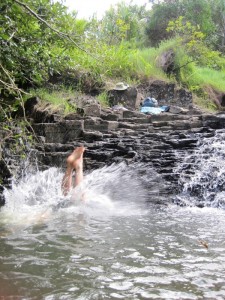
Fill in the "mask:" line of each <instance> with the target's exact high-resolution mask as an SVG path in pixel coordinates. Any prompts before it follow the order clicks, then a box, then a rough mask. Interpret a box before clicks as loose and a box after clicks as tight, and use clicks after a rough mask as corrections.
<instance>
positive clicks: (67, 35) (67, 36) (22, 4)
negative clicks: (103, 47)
mask: <svg viewBox="0 0 225 300" xmlns="http://www.w3.org/2000/svg"><path fill="white" fill-rule="evenodd" d="M14 1H15V2H16V3H17V4H19V5H20V6H22V7H23V8H25V9H26V10H27V11H29V13H30V14H31V15H32V16H34V17H35V18H36V19H38V20H39V21H40V22H42V23H43V24H45V26H47V27H48V28H50V29H51V30H52V31H54V32H55V33H56V34H57V35H58V36H59V37H60V38H67V39H68V40H69V41H70V42H71V43H73V44H74V45H75V46H76V47H77V48H78V49H80V50H81V51H84V52H86V53H87V54H89V53H88V52H87V51H86V50H85V49H83V48H82V47H80V46H79V45H78V44H77V43H76V42H75V41H74V40H73V39H72V38H71V37H70V35H69V34H67V33H64V32H61V31H59V30H57V29H55V28H53V27H52V26H51V25H50V24H49V23H48V22H46V21H45V20H44V19H42V18H41V17H40V16H39V15H38V14H37V13H36V12H34V11H33V10H32V9H31V8H30V7H29V6H28V5H26V4H24V3H22V2H20V1H18V0H14ZM89 55H90V54H89Z"/></svg>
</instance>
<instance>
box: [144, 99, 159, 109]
mask: <svg viewBox="0 0 225 300" xmlns="http://www.w3.org/2000/svg"><path fill="white" fill-rule="evenodd" d="M156 106H158V101H157V100H156V99H155V98H150V97H148V98H146V99H145V100H144V102H143V104H142V107H156Z"/></svg>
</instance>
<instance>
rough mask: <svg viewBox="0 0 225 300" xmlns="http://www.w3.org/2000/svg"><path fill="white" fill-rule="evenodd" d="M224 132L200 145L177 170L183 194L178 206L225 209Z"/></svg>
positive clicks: (221, 131)
mask: <svg viewBox="0 0 225 300" xmlns="http://www.w3.org/2000/svg"><path fill="white" fill-rule="evenodd" d="M224 158H225V132H224V131H223V130H220V131H218V132H217V133H216V135H215V136H214V137H211V138H205V139H204V140H203V141H200V142H199V145H198V148H197V149H196V150H195V151H194V153H192V154H190V155H189V156H187V157H186V159H185V160H184V162H182V164H181V165H179V166H178V167H177V169H176V170H175V172H176V173H180V179H179V184H180V186H181V188H182V192H181V193H180V194H179V195H178V196H177V199H176V201H177V202H178V203H179V204H183V205H188V206H196V205H197V206H200V207H201V206H208V207H219V208H225V164H224Z"/></svg>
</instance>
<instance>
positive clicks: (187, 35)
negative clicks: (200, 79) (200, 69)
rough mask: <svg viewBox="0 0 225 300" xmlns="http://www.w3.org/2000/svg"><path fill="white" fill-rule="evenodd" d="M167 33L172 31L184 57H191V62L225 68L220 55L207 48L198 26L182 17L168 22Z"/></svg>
mask: <svg viewBox="0 0 225 300" xmlns="http://www.w3.org/2000/svg"><path fill="white" fill-rule="evenodd" d="M167 31H169V32H171V31H172V32H173V33H174V34H176V36H178V37H179V40H178V42H179V44H180V46H182V47H184V49H185V53H186V55H189V56H191V60H192V61H195V62H196V63H198V64H199V65H202V66H208V67H211V68H217V69H218V68H222V69H223V68H224V67H225V64H224V63H225V60H222V59H221V53H220V52H219V51H213V50H211V49H210V48H209V47H207V45H206V43H205V42H204V40H205V34H204V33H202V32H201V31H200V30H199V26H195V25H193V24H192V23H191V22H189V21H186V20H185V19H184V17H179V18H178V19H177V20H175V21H170V22H169V24H168V27H167Z"/></svg>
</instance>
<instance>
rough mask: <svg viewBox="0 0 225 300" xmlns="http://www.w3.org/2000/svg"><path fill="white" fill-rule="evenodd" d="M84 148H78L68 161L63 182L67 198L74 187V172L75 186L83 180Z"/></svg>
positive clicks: (63, 189)
mask: <svg viewBox="0 0 225 300" xmlns="http://www.w3.org/2000/svg"><path fill="white" fill-rule="evenodd" d="M84 150H85V148H84V147H83V146H81V147H78V148H76V149H75V150H74V151H73V152H72V153H71V154H70V155H69V156H68V157H67V160H66V171H65V174H64V176H63V180H62V191H63V195H64V196H66V195H67V194H68V193H69V191H70V190H71V188H72V187H73V171H75V186H77V185H78V184H80V183H81V181H82V180H83V153H84Z"/></svg>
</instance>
